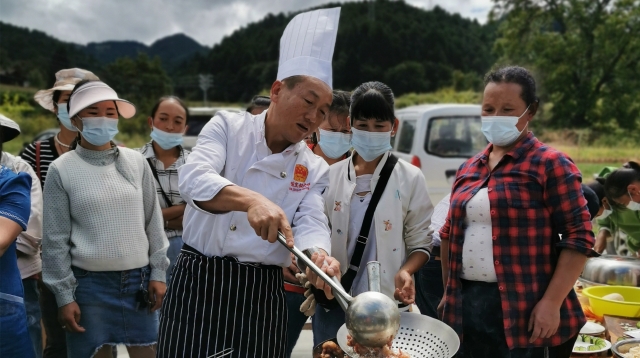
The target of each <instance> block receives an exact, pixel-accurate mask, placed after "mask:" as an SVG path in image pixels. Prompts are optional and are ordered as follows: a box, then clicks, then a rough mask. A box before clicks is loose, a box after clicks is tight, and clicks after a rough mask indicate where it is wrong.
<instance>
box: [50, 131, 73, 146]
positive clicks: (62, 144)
mask: <svg viewBox="0 0 640 358" xmlns="http://www.w3.org/2000/svg"><path fill="white" fill-rule="evenodd" d="M54 139H55V140H56V143H58V144H59V145H60V146H61V147H65V148H67V149H68V148H71V146H70V145H66V144H64V143H62V142H61V141H60V139H58V135H57V134H56V136H55V137H54Z"/></svg>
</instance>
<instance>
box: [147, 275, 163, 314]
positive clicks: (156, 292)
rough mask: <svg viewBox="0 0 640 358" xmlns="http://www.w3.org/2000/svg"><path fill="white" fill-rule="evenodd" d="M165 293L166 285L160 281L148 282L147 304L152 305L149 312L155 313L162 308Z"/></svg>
mask: <svg viewBox="0 0 640 358" xmlns="http://www.w3.org/2000/svg"><path fill="white" fill-rule="evenodd" d="M166 293H167V284H165V283H164V282H160V281H149V302H151V304H152V305H153V306H152V307H151V312H155V311H157V310H158V309H159V308H160V307H162V300H163V299H164V295H165V294H166Z"/></svg>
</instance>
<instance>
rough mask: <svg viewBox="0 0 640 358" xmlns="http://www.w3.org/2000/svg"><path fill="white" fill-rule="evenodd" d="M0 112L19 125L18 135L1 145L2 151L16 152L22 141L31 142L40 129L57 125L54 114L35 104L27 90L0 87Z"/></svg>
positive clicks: (22, 143) (31, 93)
mask: <svg viewBox="0 0 640 358" xmlns="http://www.w3.org/2000/svg"><path fill="white" fill-rule="evenodd" d="M0 113H2V114H3V115H5V116H7V117H8V118H11V119H13V120H14V121H16V123H18V125H19V126H20V132H21V133H20V135H19V136H18V137H17V138H15V139H13V140H12V141H10V142H8V143H4V145H3V150H4V151H7V152H10V153H13V154H18V152H19V151H20V149H22V146H23V145H24V143H29V142H31V139H32V138H33V137H34V136H35V135H36V134H38V133H40V132H41V131H42V130H44V129H47V128H52V127H55V126H56V125H57V123H56V120H55V116H53V114H51V112H49V111H47V110H45V109H42V108H41V107H40V106H39V105H37V104H36V103H35V101H34V100H33V92H32V91H29V90H24V89H15V88H10V87H7V86H2V87H0Z"/></svg>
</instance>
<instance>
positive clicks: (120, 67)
mask: <svg viewBox="0 0 640 358" xmlns="http://www.w3.org/2000/svg"><path fill="white" fill-rule="evenodd" d="M100 79H101V80H103V81H104V82H105V83H107V84H108V85H109V86H111V87H112V88H113V89H114V90H115V91H116V92H117V93H118V96H119V97H120V98H124V99H126V100H129V101H131V102H133V104H135V106H136V110H137V113H136V114H137V118H138V120H136V121H129V120H127V121H123V123H121V125H122V126H121V129H122V130H123V132H129V133H131V132H137V133H144V132H145V131H146V128H147V127H146V121H144V120H141V118H146V117H147V116H149V115H150V111H151V107H153V105H154V104H155V102H156V101H157V100H158V99H159V98H160V97H162V96H164V95H168V94H171V80H170V79H169V77H168V76H167V74H166V73H165V72H164V70H163V69H162V64H161V63H160V59H159V58H157V57H156V58H154V59H153V60H151V59H149V57H148V56H147V55H146V54H144V53H141V54H139V55H138V57H137V58H136V59H131V58H128V57H123V58H119V59H117V60H116V61H115V62H113V63H111V64H109V65H107V66H106V67H105V69H104V71H103V72H102V74H101V75H100Z"/></svg>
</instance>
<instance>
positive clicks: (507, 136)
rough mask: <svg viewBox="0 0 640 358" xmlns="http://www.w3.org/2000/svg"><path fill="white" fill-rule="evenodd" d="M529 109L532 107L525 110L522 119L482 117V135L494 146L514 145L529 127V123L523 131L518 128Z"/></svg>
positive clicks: (513, 117)
mask: <svg viewBox="0 0 640 358" xmlns="http://www.w3.org/2000/svg"><path fill="white" fill-rule="evenodd" d="M529 107H531V105H529V106H528V107H527V109H525V110H524V113H522V115H520V117H515V116H482V133H483V134H484V136H485V137H486V138H487V140H488V141H489V142H491V143H493V145H497V146H499V147H506V146H508V145H511V144H513V142H515V141H516V140H517V139H518V138H519V137H520V135H521V134H522V132H524V130H525V129H527V127H528V126H529V123H527V125H526V126H524V128H523V129H522V130H521V131H519V130H518V127H516V124H518V120H519V119H520V118H522V116H524V115H525V114H526V113H527V111H528V110H529Z"/></svg>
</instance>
